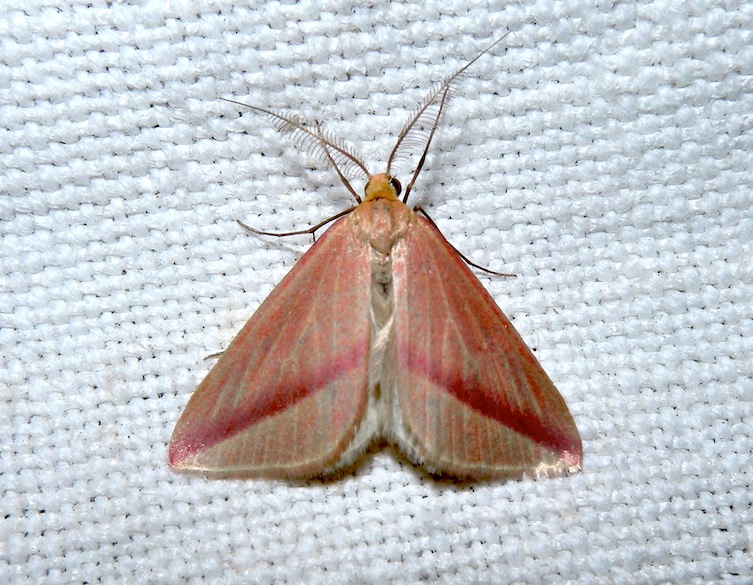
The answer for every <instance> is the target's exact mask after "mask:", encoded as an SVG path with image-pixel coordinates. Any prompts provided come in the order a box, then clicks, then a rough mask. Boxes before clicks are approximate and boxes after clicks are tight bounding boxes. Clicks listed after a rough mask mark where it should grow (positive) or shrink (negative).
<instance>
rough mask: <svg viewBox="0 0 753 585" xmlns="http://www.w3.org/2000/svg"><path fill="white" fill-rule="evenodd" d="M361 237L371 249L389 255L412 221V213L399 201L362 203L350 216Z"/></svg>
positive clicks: (379, 200)
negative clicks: (355, 223)
mask: <svg viewBox="0 0 753 585" xmlns="http://www.w3.org/2000/svg"><path fill="white" fill-rule="evenodd" d="M351 215H352V217H353V219H354V220H355V221H356V222H357V224H358V227H359V229H360V231H361V237H362V238H363V240H364V241H366V242H368V243H369V245H370V246H371V248H372V249H373V250H375V251H377V252H379V253H381V254H384V255H389V254H390V252H391V251H392V248H393V247H394V246H395V244H396V243H397V242H398V241H399V240H400V239H402V237H403V236H404V235H405V230H406V229H407V228H408V226H409V225H410V224H411V223H412V222H413V220H414V213H413V212H412V211H411V210H410V209H408V207H407V206H406V205H405V204H404V203H402V202H401V201H397V200H394V199H372V200H370V201H364V202H363V203H361V205H359V206H358V207H357V208H356V209H355V211H353V213H352V214H351Z"/></svg>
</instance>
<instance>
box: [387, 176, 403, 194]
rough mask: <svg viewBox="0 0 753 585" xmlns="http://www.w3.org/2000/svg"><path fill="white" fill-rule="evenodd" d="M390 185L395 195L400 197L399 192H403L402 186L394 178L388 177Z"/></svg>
mask: <svg viewBox="0 0 753 585" xmlns="http://www.w3.org/2000/svg"><path fill="white" fill-rule="evenodd" d="M390 185H392V188H393V189H394V190H395V195H400V192H401V191H402V190H403V186H402V185H401V184H400V181H398V180H397V179H396V178H395V177H390Z"/></svg>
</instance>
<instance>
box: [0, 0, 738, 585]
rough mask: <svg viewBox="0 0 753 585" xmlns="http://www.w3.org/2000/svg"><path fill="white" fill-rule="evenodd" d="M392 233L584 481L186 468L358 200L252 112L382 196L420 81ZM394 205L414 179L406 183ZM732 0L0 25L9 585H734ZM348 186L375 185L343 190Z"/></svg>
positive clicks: (3, 464) (222, 10) (151, 6)
mask: <svg viewBox="0 0 753 585" xmlns="http://www.w3.org/2000/svg"><path fill="white" fill-rule="evenodd" d="M505 31H510V34H509V35H508V36H507V37H506V38H505V40H504V41H503V42H502V43H501V44H500V45H499V46H498V47H496V48H495V50H494V51H493V52H492V53H491V54H488V55H485V56H484V57H483V58H482V59H480V60H479V61H478V62H477V63H476V64H474V66H473V67H472V68H471V69H470V70H469V72H468V74H467V75H466V76H464V77H463V79H462V82H461V83H460V84H459V85H458V89H457V91H456V93H455V94H454V95H453V97H452V100H451V102H450V103H449V105H448V107H447V109H446V110H445V113H444V116H443V120H442V124H441V127H440V129H439V131H438V132H437V135H436V136H435V139H434V142H433V144H432V149H431V153H430V156H429V158H428V160H427V163H426V165H425V167H424V170H423V173H422V175H421V177H420V178H419V181H418V182H417V184H416V187H415V190H414V193H413V195H412V201H411V203H412V204H420V205H421V206H422V207H423V208H425V209H427V210H428V211H429V213H430V214H431V216H432V218H433V219H434V220H435V221H436V223H437V224H438V225H439V227H440V229H441V230H442V232H443V233H444V234H445V236H446V237H447V238H448V239H449V240H450V241H451V242H452V243H453V244H454V245H455V246H456V247H457V248H458V249H459V250H461V251H463V252H464V253H466V254H467V255H468V257H469V258H470V259H471V260H473V261H474V262H477V263H479V264H482V265H485V266H488V267H490V268H491V269H495V270H500V271H505V272H512V273H514V274H515V275H516V278H513V279H506V278H498V277H493V276H490V275H488V274H484V273H478V274H479V278H480V279H481V280H482V282H483V284H484V286H486V287H487V289H488V290H489V291H490V292H491V294H492V295H493V296H494V298H495V299H496V300H497V302H498V303H499V305H500V307H501V308H502V309H503V311H505V313H506V314H507V315H508V316H509V317H510V318H511V320H512V321H513V323H514V324H515V326H516V328H517V329H518V330H519V331H520V333H521V335H522V336H523V338H524V339H525V340H526V342H527V343H528V344H529V345H530V347H531V348H532V349H533V350H534V351H535V353H536V355H537V357H538V358H539V360H540V361H541V363H542V365H543V366H544V368H545V369H546V370H547V372H548V373H549V374H550V376H551V377H552V379H553V380H554V381H555V383H556V384H557V386H558V388H559V389H560V391H561V393H562V395H563V396H564V398H565V400H566V401H567V403H568V405H569V407H570V409H571V411H572V413H573V416H574V418H575V420H576V423H577V425H578V428H579V430H580V432H581V434H582V437H583V442H584V467H583V470H582V471H581V472H580V473H578V474H574V475H571V476H568V477H562V478H557V479H543V480H539V481H535V480H531V479H524V480H521V481H507V482H492V483H483V484H476V485H457V484H455V483H453V482H451V481H436V480H434V479H432V478H431V477H429V476H427V475H426V474H425V473H424V472H423V471H422V470H421V469H420V468H419V467H416V466H414V465H412V464H410V463H409V462H407V461H406V460H404V459H403V458H402V457H401V456H400V455H399V454H398V453H396V452H395V451H394V450H393V449H391V448H390V447H389V446H381V447H380V446H376V447H375V448H374V449H372V450H371V451H370V452H369V454H368V455H367V456H366V457H364V458H363V460H362V461H360V464H359V465H358V466H357V467H356V468H355V469H354V470H353V471H352V473H351V472H349V473H348V474H346V475H345V477H342V478H340V479H335V480H331V481H329V480H328V481H322V480H312V481H308V482H299V483H288V482H279V481H266V480H217V479H208V478H204V477H202V476H201V475H186V474H179V473H176V472H174V471H172V470H171V469H170V468H169V467H168V465H167V443H168V441H169V438H170V433H171V431H172V428H173V425H174V424H175V422H176V420H177V419H178V416H179V415H180V412H181V410H182V408H183V406H184V405H185V403H186V402H187V400H188V398H189V397H190V395H191V393H192V391H193V390H194V388H195V387H196V385H197V384H198V383H199V382H200V381H201V379H202V377H203V376H204V375H205V374H206V372H207V371H208V369H209V368H210V367H211V365H212V361H211V360H205V358H206V356H208V355H209V354H212V353H215V352H218V351H221V350H222V348H223V347H225V346H226V345H227V344H228V342H229V341H230V340H231V339H232V338H233V336H234V335H235V333H236V332H237V331H238V330H239V329H240V328H241V326H242V325H243V323H244V322H245V321H246V319H248V318H249V317H250V315H251V314H252V313H253V311H254V309H255V308H256V307H258V305H259V303H261V301H262V300H263V299H264V298H265V297H266V295H267V294H268V293H269V292H270V290H271V289H272V287H273V286H274V285H275V284H276V283H277V282H279V281H280V279H281V278H282V277H283V275H284V274H285V273H286V272H287V271H288V270H290V269H291V268H292V266H293V265H294V264H295V262H296V260H297V259H298V258H300V256H301V254H302V253H303V252H304V251H305V250H306V249H307V247H308V246H309V245H310V238H307V237H303V236H302V237H291V238H283V239H278V238H269V237H261V236H256V235H253V234H249V233H248V232H245V231H244V230H242V229H241V228H240V226H238V224H237V223H236V220H238V219H240V220H242V221H244V222H246V223H248V224H250V225H253V226H255V227H259V228H262V229H268V230H276V231H290V230H296V229H303V228H306V227H309V226H311V225H314V224H316V223H317V222H319V221H321V220H322V219H324V218H326V217H329V216H331V215H333V214H335V213H337V212H338V211H341V210H343V209H345V208H347V207H348V206H350V205H352V203H353V201H352V197H351V195H350V194H349V193H348V192H347V191H346V190H345V189H344V188H343V187H342V185H340V183H339V181H338V178H337V176H336V174H335V173H334V172H333V171H332V170H331V169H328V168H327V166H326V165H325V164H322V163H321V161H318V160H317V159H316V158H312V156H310V155H309V154H307V153H306V152H301V151H300V149H297V148H296V147H295V145H294V144H291V143H290V142H289V141H288V140H287V139H286V137H285V136H281V135H279V134H278V133H277V132H276V131H275V130H274V128H273V126H272V124H271V123H270V121H269V120H268V119H266V118H265V117H264V116H260V115H258V114H255V113H253V112H251V111H248V110H243V108H240V107H238V106H236V105H233V104H230V103H228V102H225V101H222V99H220V98H232V99H238V100H242V101H246V102H248V103H252V104H255V105H258V106H261V107H266V108H273V109H276V110H279V111H282V112H289V113H293V114H296V115H300V116H302V117H303V118H305V119H307V120H311V121H315V122H320V123H321V124H322V126H323V127H324V128H325V129H326V130H327V131H329V132H331V133H332V134H334V135H337V136H339V137H341V138H342V139H343V140H347V141H348V142H349V143H351V144H353V145H354V146H355V148H356V149H357V151H358V152H360V153H362V155H363V158H364V160H365V161H366V163H367V165H368V166H369V168H370V169H371V170H372V172H381V171H382V170H383V165H384V162H385V160H386V158H387V156H388V153H389V151H390V149H391V147H392V144H393V142H394V139H395V136H396V135H397V134H398V133H399V131H400V129H401V127H402V125H403V123H404V122H405V121H406V119H407V117H408V116H409V114H410V112H411V111H412V110H413V109H414V108H415V107H416V106H417V105H418V104H419V103H420V101H421V99H422V98H423V97H424V96H425V95H426V93H427V92H428V91H429V90H430V89H431V87H432V86H433V85H435V84H436V83H437V82H439V81H440V80H442V79H443V78H444V77H445V76H446V75H448V74H449V73H451V72H453V71H454V70H456V69H457V68H458V67H460V66H462V65H463V64H464V63H466V62H467V61H468V60H469V59H471V58H472V57H474V56H475V55H476V54H477V53H478V52H479V50H481V49H483V48H485V47H486V46H488V45H489V44H490V43H491V42H492V41H493V40H494V39H496V38H498V37H500V36H501V35H502V34H503V33H504V32H505ZM402 172H403V173H404V174H403V175H401V178H403V179H406V178H407V177H406V176H405V175H407V173H408V171H407V170H404V171H402ZM752 187H753V4H751V3H746V2H734V1H729V2H715V1H711V0H706V1H704V0H699V1H697V2H680V1H673V0H665V1H659V0H656V1H650V0H647V1H645V2H609V1H607V2H597V1H594V2H591V1H578V2H553V1H551V0H542V1H534V0H523V1H521V2H512V3H508V2H495V1H492V2H486V3H477V2H471V1H469V0H444V1H442V2H436V1H433V0H429V1H426V2H421V3H412V2H389V3H387V2H385V3H371V2H357V1H356V2H351V1H347V0H346V1H341V2H332V1H330V2H312V1H303V2H285V1H283V2H277V1H274V0H271V1H269V2H259V3H243V2H232V1H224V0H217V1H214V2H198V1H197V2H161V1H160V2H157V1H146V2H135V1H122V2H104V1H91V0H86V1H84V0H81V1H77V2H76V1H72V0H69V1H67V2H65V1H60V2H42V1H37V0H25V1H24V2H20V1H18V0H6V1H4V2H3V3H2V7H0V242H2V249H1V250H0V268H1V270H0V343H1V346H2V358H0V359H1V360H2V362H1V366H0V445H1V448H2V455H1V456H0V490H1V494H0V497H1V500H0V502H1V504H0V511H1V512H2V513H0V582H2V583H12V584H38V583H55V584H60V583H200V582H202V583H203V582H213V583H276V584H284V583H289V584H298V583H335V584H340V583H342V584H353V583H363V584H384V583H390V584H415V583H448V584H449V583H459V584H460V583H462V584H469V583H470V584H474V583H475V584H484V583H520V584H531V585H534V584H535V585H538V584H541V583H615V584H624V583H631V584H645V585H655V584H657V583H678V584H683V585H687V584H702V583H703V584H706V583H751V582H753V550H752V547H753V526H752V521H753V508H752V500H753V458H752V457H751V452H752V450H753V439H752V438H751V424H753V407H752V404H751V403H752V402H753V383H752V382H751V371H752V370H753V366H752V365H751V363H752V360H753V313H752V311H751V299H752V298H753V278H752V277H753V269H752V268H751V261H750V258H751V253H752V252H753V246H752V245H751V239H752V238H753V196H752ZM358 188H359V189H360V188H362V186H361V185H359V186H358Z"/></svg>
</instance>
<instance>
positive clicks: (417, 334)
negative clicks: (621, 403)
mask: <svg viewBox="0 0 753 585" xmlns="http://www.w3.org/2000/svg"><path fill="white" fill-rule="evenodd" d="M503 38H504V37H502V38H500V39H498V40H497V41H496V42H495V43H494V44H492V45H491V46H489V47H488V48H487V49H485V50H484V51H482V52H481V53H479V54H478V55H477V56H476V57H475V58H474V59H473V60H471V61H470V62H468V63H467V64H466V65H464V66H463V67H462V68H460V69H459V70H457V71H456V72H455V73H453V74H452V75H450V76H449V77H447V78H445V80H444V81H443V82H442V83H440V84H439V85H438V86H437V87H435V88H434V89H433V90H432V91H431V92H430V93H429V95H428V96H427V97H426V99H425V100H424V101H423V102H422V103H421V104H420V105H419V107H418V108H417V109H416V110H415V112H414V113H413V115H412V117H411V118H410V120H408V122H407V124H406V125H405V126H404V127H403V129H402V131H401V132H400V134H399V136H398V139H397V142H396V144H395V147H394V148H393V149H392V152H391V153H390V155H389V159H388V162H387V167H386V170H385V172H383V173H378V174H372V173H370V172H369V171H368V170H367V168H366V166H365V165H364V164H363V163H362V162H361V159H360V158H359V157H357V156H356V155H355V154H354V151H353V150H352V149H351V148H350V147H348V146H347V145H346V144H345V143H344V142H342V141H340V140H337V139H335V138H333V137H331V136H330V135H329V134H327V133H325V132H324V131H323V130H322V129H321V128H320V127H319V126H318V125H310V124H306V123H305V122H303V121H301V120H299V119H298V118H297V117H294V116H288V115H283V114H280V113H276V112H272V111H269V110H265V109H263V108H259V107H256V106H250V105H246V104H241V105H244V106H246V107H248V108H250V109H251V110H254V111H256V112H259V113H262V114H264V115H266V116H268V117H269V118H271V119H272V121H273V123H274V124H275V126H276V128H277V129H278V130H279V131H281V132H283V133H286V134H289V135H292V137H293V139H294V140H295V142H296V143H297V144H298V145H299V146H301V147H304V148H306V149H307V150H309V151H311V152H313V153H314V154H315V155H318V157H319V158H320V159H322V160H324V161H325V162H327V163H329V164H330V165H331V166H332V167H333V168H334V169H335V171H336V172H337V174H338V176H339V178H340V180H341V181H342V183H343V185H344V186H345V187H346V188H347V189H348V190H349V191H350V192H351V193H352V194H353V196H354V198H355V200H356V202H357V205H355V206H354V207H351V208H349V209H347V210H345V211H343V212H342V213H340V214H338V215H337V216H335V217H334V218H331V220H328V221H334V220H336V221H334V224H333V225H332V226H331V227H330V228H329V229H328V230H327V231H326V232H325V233H324V234H323V235H322V237H320V238H319V239H318V240H316V241H315V243H314V244H313V246H312V247H311V248H310V249H309V250H308V252H306V254H304V255H303V257H302V258H301V259H300V260H299V261H298V263H297V264H296V265H295V267H294V268H293V269H292V270H291V271H290V273H289V274H288V275H287V276H286V277H285V278H284V279H283V280H282V282H280V284H278V285H277V287H276V288H275V289H274V290H273V291H272V293H271V294H270V295H269V297H268V298H267V299H266V300H265V301H264V302H263V303H262V304H261V306H260V307H259V308H258V310H257V311H256V312H255V313H254V314H253V316H252V317H251V319H250V320H249V321H248V322H247V323H246V325H245V327H243V329H242V330H241V331H240V333H239V334H238V335H237V336H236V337H235V339H234V340H233V341H232V342H231V343H230V345H229V346H228V348H227V349H226V350H225V351H224V352H223V353H222V354H221V356H220V357H219V359H218V361H217V363H216V364H215V366H214V367H213V368H212V369H211V371H210V372H209V374H208V375H207V376H206V378H205V379H204V381H203V382H202V383H201V384H200V385H199V387H198V388H197V389H196V391H195V392H194V394H193V396H192V397H191V399H190V400H189V402H188V404H187V406H186V407H185V410H184V412H183V414H182V416H181V417H180V420H179V421H178V423H177V424H176V426H175V430H174V431H173V434H172V438H171V440H170V446H169V462H170V465H171V466H172V467H174V468H179V469H190V470H199V471H203V472H209V473H217V474H226V475H248V476H264V477H271V478H289V479H295V478H307V477H315V476H324V475H329V474H332V473H334V472H336V471H337V470H340V469H342V468H344V467H346V466H348V465H350V464H352V463H353V462H354V461H355V460H356V459H357V458H358V457H359V456H360V455H361V454H362V453H363V452H364V451H365V450H366V449H367V447H368V446H369V445H370V444H371V443H372V442H373V441H375V440H377V439H386V440H388V441H390V442H392V443H393V444H395V445H396V446H397V447H398V448H399V449H400V450H401V451H402V452H403V453H404V454H405V455H406V456H407V458H408V459H410V460H411V461H413V462H415V463H417V464H419V465H421V466H423V467H424V469H425V470H427V471H428V472H430V473H432V474H437V475H442V476H452V477H456V478H463V479H470V480H480V479H488V478H499V477H505V478H513V477H520V476H523V475H529V476H536V477H538V476H542V475H556V474H559V473H564V472H572V471H576V470H578V469H579V468H580V465H581V461H582V452H583V450H582V445H581V439H580V436H579V434H578V430H577V428H576V426H575V423H574V421H573V418H572V416H571V415H570V412H569V411H568V409H567V406H566V404H565V402H564V400H563V399H562V397H561V396H560V394H559V392H558V391H557V389H556V388H555V387H554V384H553V383H552V381H551V380H550V379H549V377H548V376H547V374H546V373H545V372H544V370H543V369H542V368H541V366H540V365H539V363H538V361H537V360H536V358H535V357H534V355H533V353H532V352H531V350H530V349H529V348H528V347H527V346H526V345H525V343H524V342H523V340H522V339H521V337H520V335H519V334H518V333H517V332H516V331H515V329H514V328H513V326H512V324H511V323H510V321H509V320H508V319H507V317H505V315H504V314H503V313H502V311H501V310H500V309H499V307H498V306H497V305H496V303H495V302H494V300H493V299H492V298H491V296H490V295H489V293H488V292H487V291H486V290H485V289H484V287H483V286H482V285H481V283H480V282H479V281H478V279H477V278H476V277H475V276H474V275H473V273H472V272H471V270H470V269H469V267H468V265H467V262H468V261H467V260H465V258H464V257H462V256H461V255H460V253H459V252H457V251H456V250H455V248H453V246H452V245H451V244H449V243H448V242H447V240H446V239H445V238H444V237H443V236H442V234H441V233H440V232H439V230H438V229H437V227H436V226H435V225H434V223H433V222H432V221H431V220H430V219H429V218H428V216H427V215H426V214H425V213H424V212H423V210H422V209H420V208H418V207H416V208H413V209H411V208H410V207H408V206H407V205H406V202H407V201H408V196H409V194H410V193H411V191H412V189H413V186H414V184H415V182H416V179H417V178H418V176H419V173H420V171H421V168H422V167H423V165H424V162H425V160H426V157H427V153H428V150H429V146H430V144H431V141H432V139H433V137H434V134H435V131H436V129H437V126H438V124H439V121H440V118H441V116H442V113H443V111H444V109H445V106H446V103H447V101H448V99H449V98H450V95H451V93H452V91H453V89H454V87H455V85H456V83H457V82H458V79H459V78H460V77H461V75H462V74H463V73H465V72H466V70H467V69H468V68H469V67H470V66H471V65H472V64H473V63H475V62H476V61H477V60H478V59H479V58H480V57H481V56H482V55H484V54H486V53H487V52H489V51H490V50H491V49H492V48H493V47H494V46H496V45H497V44H498V43H500V42H501V41H502V39H503ZM228 101H230V100H228ZM234 103H239V102H234ZM419 143H420V144H421V145H422V152H421V150H416V144H419ZM419 152H420V153H421V154H420V156H418V153H419ZM406 153H407V156H408V157H409V158H410V157H411V156H412V158H416V157H417V160H418V162H417V164H416V165H415V169H414V170H413V174H412V176H411V178H410V179H409V181H408V183H407V185H406V188H405V189H404V191H403V189H402V186H401V183H400V181H399V180H398V178H397V177H396V176H393V171H392V168H393V163H394V162H395V161H396V160H398V159H399V158H400V157H401V156H405V155H406ZM411 160H412V159H411ZM348 177H350V178H361V179H363V180H365V190H364V197H363V198H361V197H360V196H359V195H358V194H357V193H356V191H355V189H354V188H353V187H352V185H351V183H350V180H349V178H348ZM324 223H326V222H323V223H322V224H319V225H317V226H315V227H314V228H312V229H310V230H304V231H301V232H289V233H288V234H269V235H292V234H299V233H310V234H313V233H314V231H315V230H317V229H319V228H320V227H322V226H323V225H324ZM246 227H248V226H246ZM249 229H252V231H255V232H257V233H261V234H267V232H261V231H259V230H255V229H253V228H249ZM474 266H475V265H474Z"/></svg>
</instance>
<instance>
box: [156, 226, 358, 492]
mask: <svg viewBox="0 0 753 585" xmlns="http://www.w3.org/2000/svg"><path fill="white" fill-rule="evenodd" d="M370 281H371V264H370V255H369V250H368V248H367V247H366V245H365V244H364V243H363V242H362V241H360V239H359V237H358V235H357V231H356V229H355V228H354V225H353V222H352V221H350V218H349V217H345V218H343V219H341V220H340V221H338V222H337V223H336V224H335V225H333V226H332V227H331V228H330V229H329V230H328V231H327V232H326V233H325V234H324V235H323V236H322V237H321V238H320V239H319V240H318V241H317V242H316V243H315V244H314V245H313V246H312V247H311V249H310V250H309V251H308V252H307V253H306V254H305V255H304V256H303V257H302V258H301V259H300V260H299V261H298V263H297V264H296V265H295V267H294V268H293V269H292V270H291V271H290V273H289V274H288V275H287V276H286V277H285V278H284V279H283V280H282V282H280V284H279V285H277V287H276V288H275V289H274V290H273V291H272V293H271V294H270V295H269V297H268V298H267V299H266V300H265V301H264V302H263V303H262V305H261V306H260V307H259V309H258V310H257V311H256V313H254V315H253V316H252V317H251V319H250V320H249V321H248V323H246V325H245V326H244V327H243V329H242V330H241V332H240V333H239V334H238V335H237V337H236V338H235V339H234V340H233V341H232V342H231V344H230V345H229V346H228V348H227V349H226V350H225V351H224V352H223V353H222V355H221V356H220V358H219V359H218V361H217V363H216V365H215V366H214V367H213V368H212V370H211V371H210V372H209V374H208V375H207V377H206V378H205V379H204V381H203V382H202V383H201V384H200V385H199V387H198V388H197V389H196V391H195V392H194V394H193V396H192V397H191V399H190V400H189V402H188V404H187V406H186V409H185V411H184V412H183V414H182V416H181V417H180V420H179V421H178V423H177V425H176V426H175V430H174V431H173V436H172V439H171V441H170V449H169V459H170V465H172V466H173V467H178V468H186V469H196V470H204V471H212V472H220V473H230V474H233V473H239V474H248V475H264V476H268V477H291V478H292V477H306V476H312V475H319V474H321V473H323V472H326V471H328V470H329V469H330V468H332V467H336V466H337V463H338V461H339V460H340V458H341V457H342V456H343V453H344V452H345V451H346V449H347V448H348V445H349V444H350V442H351V441H352V439H353V437H354V436H355V434H356V432H357V430H358V427H359V424H360V422H361V420H362V418H363V415H364V409H365V407H366V397H367V388H366V386H367V380H368V354H369V335H370V324H369V304H370V297H369V291H370V288H369V287H370Z"/></svg>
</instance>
